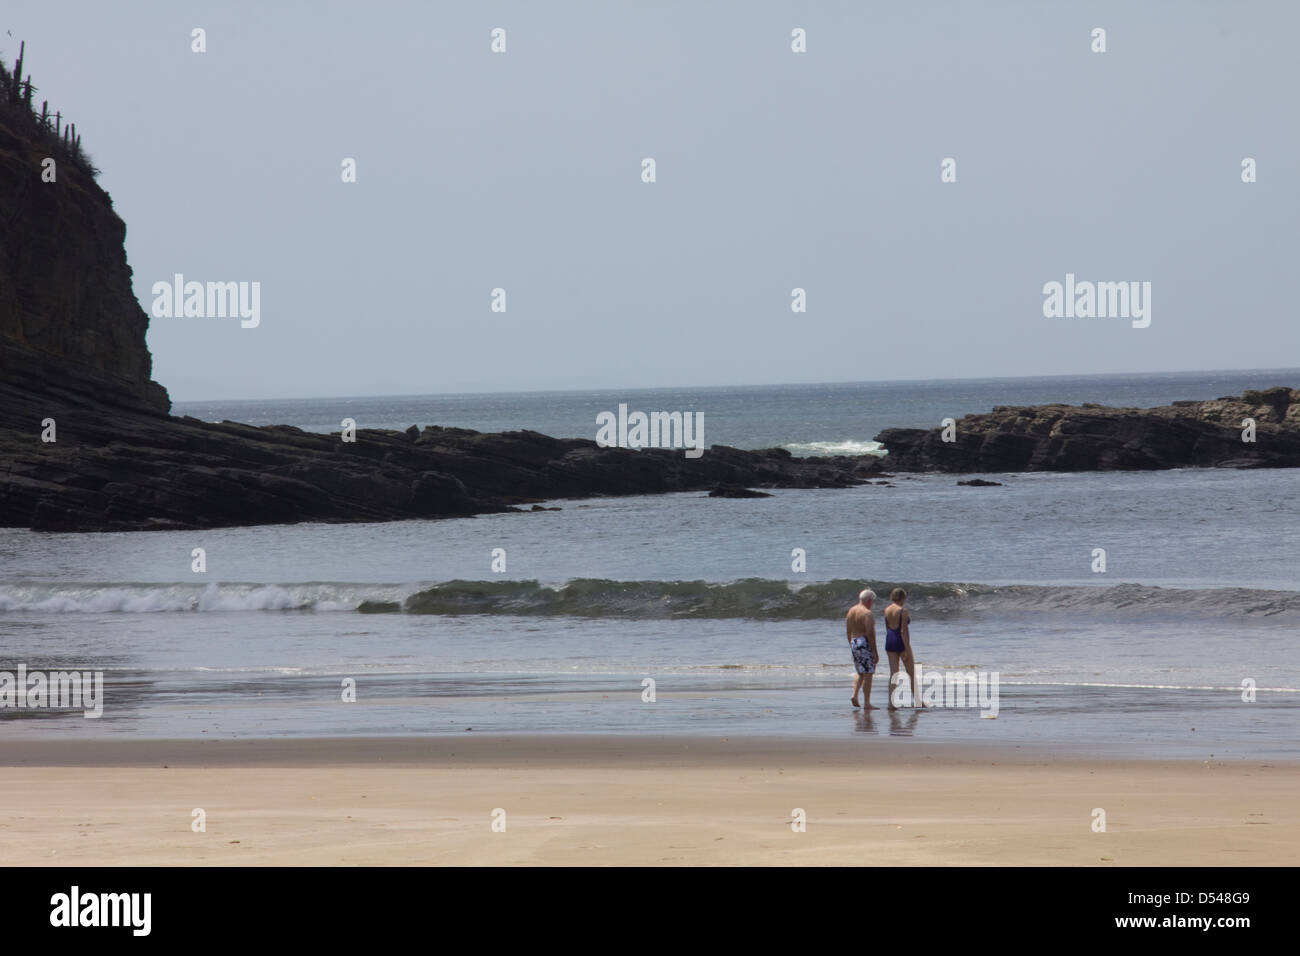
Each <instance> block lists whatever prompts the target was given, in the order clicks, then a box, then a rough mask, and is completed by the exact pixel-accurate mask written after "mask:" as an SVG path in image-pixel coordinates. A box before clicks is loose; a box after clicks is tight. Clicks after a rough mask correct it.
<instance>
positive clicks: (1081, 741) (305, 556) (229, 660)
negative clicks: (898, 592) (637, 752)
mask: <svg viewBox="0 0 1300 956" xmlns="http://www.w3.org/2000/svg"><path fill="white" fill-rule="evenodd" d="M1279 384H1284V385H1289V386H1291V387H1300V370H1294V369H1292V370H1272V371H1261V372H1252V373H1242V372H1224V373H1193V374H1185V375H1153V376H1138V377H1135V376H1097V377H1087V378H1053V379H1003V380H975V381H960V382H885V383H878V384H840V385H800V386H795V385H783V386H770V387H746V388H701V389H694V390H689V389H671V390H654V391H639V392H637V391H634V392H627V393H617V392H547V393H527V394H514V395H462V396H445V395H444V396H436V395H435V396H424V397H400V398H358V399H322V400H319V401H284V402H270V401H266V402H244V403H223V404H204V403H187V404H184V405H181V404H178V405H177V407H176V409H175V413H176V414H188V415H193V416H195V417H198V418H202V419H205V420H221V419H231V420H237V421H247V422H251V423H253V424H272V423H275V424H291V425H297V426H299V427H301V428H305V429H310V430H317V431H328V430H331V429H332V430H337V429H338V427H339V421H340V420H341V419H342V418H345V417H351V418H354V419H356V421H357V423H358V425H359V426H360V427H383V428H406V427H407V426H409V425H411V424H418V425H429V424H439V425H451V426H459V427H466V428H476V429H480V430H505V429H511V428H533V429H536V430H538V431H542V432H546V433H549V434H554V435H559V436H564V437H573V436H578V437H594V436H595V430H596V423H595V416H596V414H597V413H598V412H600V411H605V410H609V411H615V410H617V407H618V405H619V404H620V403H625V404H627V405H628V407H629V409H630V410H643V411H647V412H648V411H677V410H680V411H701V412H703V413H704V415H705V422H706V430H705V440H706V443H707V444H728V445H734V446H737V447H742V448H760V447H772V446H784V447H786V448H789V449H791V450H792V451H793V452H794V453H796V454H818V453H822V454H826V453H837V452H838V453H874V454H884V453H885V451H886V450H885V449H880V448H879V447H878V446H875V445H874V443H873V441H872V439H873V437H874V436H875V434H876V433H877V432H878V431H879V430H880V429H882V428H884V427H887V426H890V425H900V426H909V425H911V426H932V425H937V424H938V422H939V421H940V420H941V419H942V418H945V417H954V418H960V417H961V416H962V415H964V414H968V413H972V412H980V411H987V410H989V409H990V408H992V407H993V406H994V405H1019V404H1032V403H1043V402H1051V401H1061V402H1067V403H1072V404H1078V403H1082V402H1101V403H1105V404H1118V405H1131V406H1138V407H1142V406H1151V405H1159V404H1166V403H1168V402H1170V401H1173V400H1178V399H1197V398H1215V397H1219V396H1222V395H1229V394H1239V393H1240V392H1241V391H1242V390H1244V389H1247V388H1266V387H1269V386H1272V385H1279ZM885 460H886V462H887V461H888V458H887V457H886V459H885ZM960 477H961V476H957V475H920V476H904V475H899V476H897V477H895V478H892V479H889V480H888V482H887V483H873V484H869V485H864V486H862V487H858V488H853V489H842V490H841V489H827V490H780V491H777V492H776V493H775V494H774V495H773V496H772V497H771V498H763V499H744V500H730V499H711V498H708V497H707V496H705V495H703V494H675V495H664V496H646V497H629V498H599V499H587V500H578V501H573V500H565V501H556V502H550V503H548V504H551V505H554V506H556V507H558V508H560V510H558V511H542V512H534V513H527V514H506V515H485V516H480V517H476V518H466V519H451V520H443V521H403V522H395V523H390V524H379V525H376V524H345V525H320V524H301V525H292V526H275V527H260V528H236V529H225V530H219V531H203V532H188V531H168V532H139V533H126V534H38V533H33V532H30V531H26V530H22V529H0V671H3V670H8V671H11V672H14V671H16V670H17V668H18V666H19V664H23V665H25V666H26V668H27V669H28V670H29V671H58V670H79V671H100V672H102V673H103V679H104V691H103V716H102V717H100V718H98V719H86V718H84V717H83V716H81V714H80V712H77V711H74V710H67V709H64V710H58V709H53V710H52V709H48V708H46V709H41V708H30V707H27V708H19V707H15V706H0V734H3V735H7V736H11V737H13V736H29V737H30V736H37V737H39V736H42V735H44V736H49V737H65V736H66V737H72V736H76V737H100V736H106V737H107V736H127V735H129V736H146V737H194V738H212V737H226V738H230V737H247V736H324V735H376V734H462V733H512V734H518V733H602V732H603V733H613V734H692V735H694V734H718V735H724V736H730V735H743V734H762V735H783V736H786V735H791V736H808V737H835V736H844V735H867V736H879V737H887V738H892V739H895V740H896V743H897V745H898V746H906V745H907V740H908V739H915V738H924V739H934V740H949V741H969V742H972V743H976V742H990V743H1005V744H1025V745H1034V746H1038V747H1047V748H1049V749H1053V750H1060V751H1062V752H1069V753H1086V754H1098V755H1116V756H1148V757H1179V758H1194V759H1210V758H1214V759H1225V758H1226V759H1232V758H1250V759H1268V758H1278V759H1281V758H1294V757H1295V756H1297V749H1298V746H1297V742H1298V741H1300V547H1298V546H1297V532H1298V531H1300V469H1281V470H1268V471H1259V470H1257V471H1233V470H1219V469H1206V470H1197V469H1183V470H1175V471H1168V472H1156V473H1150V472H1119V473H1109V474H1009V475H1005V476H1000V477H998V476H995V477H996V480H998V481H1001V482H1003V485H1002V487H992V488H972V487H960V486H958V485H957V484H956V482H957V481H958V480H959V478H960ZM196 548H202V549H204V552H205V559H206V569H205V570H204V571H202V572H196V571H195V570H193V562H194V557H193V552H194V549H196ZM1103 561H1104V563H1103ZM502 562H504V569H503V568H502ZM866 586H870V587H873V588H875V590H876V591H877V592H879V593H880V594H881V597H882V600H881V602H880V603H879V604H878V605H877V613H876V619H877V627H878V631H879V646H880V647H881V649H882V650H883V646H884V634H883V624H881V623H880V610H881V609H882V608H883V607H884V605H885V604H886V603H888V601H887V597H886V595H887V594H888V591H889V590H890V589H891V588H892V587H895V586H902V587H904V588H906V589H907V590H908V591H909V593H910V597H909V600H908V606H909V608H910V609H911V611H912V615H913V644H914V647H915V650H916V655H917V659H918V661H919V662H920V663H921V665H922V668H923V669H924V670H923V673H924V672H926V671H928V672H930V673H932V674H938V675H939V676H940V677H945V678H947V677H954V676H957V675H974V676H975V678H976V679H978V680H983V681H985V682H986V683H985V687H986V688H990V687H992V686H994V683H993V682H994V681H996V687H997V704H996V707H995V708H990V707H988V706H939V707H932V708H928V709H925V710H917V709H915V708H904V709H901V710H898V711H894V712H890V711H887V710H886V709H885V705H886V703H887V697H888V693H889V687H888V680H887V672H888V667H887V662H882V668H881V671H882V672H881V673H880V674H878V676H877V678H876V680H875V684H874V688H873V703H875V704H876V705H878V706H879V707H880V708H881V709H880V710H878V711H875V712H873V713H871V714H870V715H864V714H862V713H861V712H857V711H854V709H853V708H852V707H851V705H850V704H849V701H848V700H847V698H848V696H849V692H850V685H851V680H852V666H851V661H850V658H849V654H848V649H847V643H846V640H845V634H844V625H843V616H844V612H845V610H847V608H848V607H849V605H850V604H851V603H852V602H853V601H854V600H855V598H856V594H857V591H858V590H859V589H860V588H862V587H866ZM413 596H416V597H414V598H413ZM408 599H412V601H411V604H410V605H409V608H415V607H418V608H420V609H421V610H422V611H424V612H426V613H408V612H402V611H400V610H396V609H397V608H402V607H405V606H407V605H406V602H407V600H408ZM409 608H408V610H409ZM372 611H374V612H381V613H369V612H372ZM3 681H4V677H3V675H0V703H3V696H2V695H3ZM351 696H355V700H354V701H352V700H345V697H351ZM652 698H653V699H652ZM943 702H944V703H947V704H956V703H959V701H955V700H952V699H951V698H950V699H948V700H946V701H943ZM970 703H973V702H970ZM985 704H987V700H986V701H985ZM991 711H992V712H991Z"/></svg>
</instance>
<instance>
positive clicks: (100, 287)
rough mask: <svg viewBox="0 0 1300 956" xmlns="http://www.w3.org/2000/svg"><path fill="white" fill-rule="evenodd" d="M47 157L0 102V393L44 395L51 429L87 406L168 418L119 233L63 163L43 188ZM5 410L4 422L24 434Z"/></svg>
mask: <svg viewBox="0 0 1300 956" xmlns="http://www.w3.org/2000/svg"><path fill="white" fill-rule="evenodd" d="M50 154H51V150H50V148H49V144H48V142H47V140H46V138H45V137H44V136H42V135H41V131H40V129H39V127H38V125H37V123H36V121H35V120H34V119H33V117H32V116H31V114H30V112H29V111H28V110H27V108H26V106H24V105H23V104H21V103H20V104H13V103H0V382H3V383H4V386H6V387H7V388H16V389H21V390H23V391H25V392H27V393H29V394H30V393H40V394H44V395H46V396H47V401H46V403H45V408H46V414H48V415H50V416H53V417H56V418H57V412H58V411H59V410H60V409H61V408H64V407H67V406H69V405H72V406H76V405H79V404H82V403H86V404H94V405H100V406H102V405H104V404H112V405H120V406H123V407H126V408H137V409H139V410H142V411H153V412H161V413H166V412H167V410H168V409H169V408H170V402H169V400H168V397H167V392H166V390H165V389H163V387H162V386H160V385H158V384H157V383H156V382H153V381H151V379H150V374H151V372H152V365H153V363H152V359H151V358H150V355H149V350H148V348H147V347H146V345H145V332H146V331H147V329H148V327H149V317H148V316H147V315H146V313H145V311H144V310H143V309H142V308H141V307H140V303H139V302H138V301H137V300H136V298H135V293H134V292H133V291H132V288H131V267H130V266H128V265H127V262H126V251H125V248H124V245H123V243H124V241H125V238H126V224H125V223H123V222H122V220H121V218H120V217H119V216H118V215H117V213H116V212H114V210H113V205H112V201H111V200H110V199H109V196H108V194H107V193H106V192H104V190H103V189H101V188H100V187H99V185H98V184H97V183H96V182H95V180H94V177H93V176H92V175H91V174H90V172H89V171H88V170H87V169H85V168H82V167H81V165H80V164H77V163H74V162H72V161H70V160H69V159H68V158H67V157H63V156H56V157H55V161H56V164H57V165H56V166H55V175H56V180H55V182H43V181H42V178H41V173H42V165H41V163H42V161H43V160H44V159H45V158H46V157H48V156H50ZM6 405H7V403H5V404H0V422H4V423H12V424H14V425H18V424H20V423H19V422H18V421H16V420H15V419H14V411H13V409H12V408H7V407H6ZM42 417H44V416H42ZM38 423H39V419H37V421H36V422H27V421H23V422H21V424H23V425H26V426H28V427H34V426H35V425H37V424H38Z"/></svg>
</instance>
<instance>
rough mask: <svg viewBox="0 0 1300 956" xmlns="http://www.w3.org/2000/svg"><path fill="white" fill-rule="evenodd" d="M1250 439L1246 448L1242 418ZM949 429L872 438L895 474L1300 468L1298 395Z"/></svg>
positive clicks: (970, 420) (966, 423) (1092, 408)
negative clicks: (1251, 432)
mask: <svg viewBox="0 0 1300 956" xmlns="http://www.w3.org/2000/svg"><path fill="white" fill-rule="evenodd" d="M1246 419H1251V420H1252V421H1253V422H1254V423H1255V425H1254V439H1255V440H1254V441H1245V440H1243V433H1244V432H1245V431H1246V428H1245V424H1244V423H1245V420H1246ZM951 437H952V438H953V439H954V440H953V441H944V429H942V428H934V429H930V430H926V429H921V428H887V429H885V430H884V431H882V432H881V433H880V434H879V435H877V436H876V441H878V442H881V443H882V444H883V445H884V446H885V448H886V449H887V450H888V452H889V455H888V458H887V460H886V461H887V465H888V467H889V469H890V471H942V472H963V473H970V472H1006V471H1111V470H1130V471H1138V470H1153V469H1161V468H1182V467H1209V466H1215V467H1238V468H1269V467H1273V468H1294V467H1300V390H1297V389H1292V388H1286V387H1277V388H1270V389H1267V390H1265V391H1255V392H1246V393H1245V394H1243V395H1233V396H1228V397H1226V398H1217V399H1213V400H1210V401H1186V402H1175V403H1174V404H1172V405H1164V406H1161V407H1159V408H1109V407H1106V406H1103V405H1082V406H1075V405H1033V406H1026V407H1008V406H999V407H997V408H995V409H993V411H991V412H988V413H986V414H982V415H967V416H966V417H965V418H962V419H960V420H959V421H958V422H957V423H956V427H955V429H954V434H952V435H951Z"/></svg>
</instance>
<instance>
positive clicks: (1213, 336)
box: [0, 0, 1300, 400]
mask: <svg viewBox="0 0 1300 956" xmlns="http://www.w3.org/2000/svg"><path fill="white" fill-rule="evenodd" d="M633 7H634V5H633V4H632V3H630V2H629V3H616V2H608V3H598V2H594V0H591V2H582V3H578V2H541V0H527V2H519V3H504V2H491V3H488V2H469V0H464V2H454V3H453V2H445V3H444V2H420V3H382V2H377V3H365V2H347V3H317V2H311V3H308V2H299V3H290V2H277V0H268V2H257V3H254V2H251V0H249V2H239V3H234V2H228V3H220V4H218V3H184V2H174V0H158V2H130V0H128V2H122V3H104V2H102V0H94V2H58V3H52V2H49V0H20V2H18V3H16V4H15V3H14V2H12V0H11V2H9V3H6V4H5V6H4V8H3V10H0V49H2V50H3V52H4V56H5V59H6V60H7V61H10V62H11V61H12V60H13V58H14V55H15V54H16V52H17V46H18V40H19V39H25V40H26V41H27V64H28V70H29V71H30V72H31V74H32V76H33V80H34V83H35V84H36V86H38V87H39V89H40V93H39V95H38V97H37V99H38V100H39V99H44V98H48V99H49V100H50V102H51V106H52V108H57V109H60V110H62V111H63V113H64V114H65V116H69V117H71V119H72V120H73V121H75V122H76V124H77V129H78V131H79V132H80V133H81V134H82V141H83V145H84V146H85V148H86V149H87V151H88V152H89V153H90V154H91V156H92V158H93V160H94V162H95V163H96V165H98V166H99V167H100V169H102V170H103V172H102V174H101V176H100V183H101V184H102V185H103V186H104V188H106V189H107V190H108V191H109V192H110V193H111V194H112V196H113V199H114V203H115V206H116V208H117V211H118V212H119V214H120V215H121V216H122V217H123V218H124V219H125V220H126V223H127V227H128V232H127V254H128V257H129V261H130V264H131V266H132V267H133V269H134V270H135V288H136V294H137V296H138V297H139V298H140V300H141V303H142V305H143V306H144V307H145V308H146V309H149V308H150V306H151V304H152V301H153V295H152V293H151V287H152V285H153V284H154V283H155V282H158V281H160V280H168V281H169V280H170V279H171V277H172V275H173V274H174V273H178V272H179V273H183V274H184V275H185V276H186V278H187V279H196V280H199V281H209V280H213V281H248V282H252V281H257V282H260V283H261V324H260V325H259V326H258V327H257V328H253V329H244V328H241V327H240V324H239V321H238V319H218V318H188V319H185V318H170V319H158V318H155V319H153V320H152V321H151V328H150V333H149V345H150V347H151V349H152V351H153V355H154V377H155V378H156V379H157V380H158V381H160V382H162V383H163V384H164V385H166V386H167V388H168V389H169V390H170V391H171V394H172V397H173V398H174V399H176V400H195V399H205V398H214V399H215V398H241V397H247V398H265V397H309V396H327V395H369V394H397V393H426V392H449V391H479V390H515V389H519V390H524V389H534V388H585V387H611V388H617V387H628V388H632V387H652V386H675V385H713V384H733V383H754V384H758V383H775V382H817V381H870V380H877V379H899V378H954V377H976V376H995V375H1050V374H1058V373H1059V374H1069V373H1092V372H1126V371H1147V370H1150V371H1172V370H1183V369H1207V368H1216V369H1217V368H1257V367H1278V366H1294V365H1300V322H1298V318H1300V317H1298V316H1297V307H1296V305H1297V298H1296V293H1295V285H1294V283H1295V279H1296V275H1297V252H1298V251H1300V231H1298V230H1300V226H1298V225H1297V223H1300V188H1298V186H1297V174H1298V172H1300V123H1297V95H1298V94H1300V58H1297V57H1296V55H1295V49H1294V45H1295V37H1296V35H1297V32H1298V31H1300V4H1297V3H1294V2H1289V0H1278V2H1271V3H1259V2H1234V3H1227V2H1218V3H1208V2H1207V3H1198V2H1186V0H1174V2H1167V3H1157V2H1133V0H1124V2H1117V3H1088V4H1086V5H1085V4H1067V3H1040V2H1019V3H997V2H988V3H926V2H915V3H904V2H897V3H888V4H884V3H865V2H845V3H826V2H823V3H817V4H808V3H756V2H747V3H740V2H736V3H722V2H709V3H705V2H680V3H637V4H635V9H633ZM195 27H201V28H203V29H204V30H206V41H207V52H206V53H203V54H196V53H193V52H191V49H190V47H191V30H192V29H194V28H195ZM496 27H501V28H504V29H505V31H506V50H507V52H506V53H504V54H494V53H492V52H491V49H490V43H491V36H490V34H491V31H492V29H493V28H496ZM796 27H799V28H803V29H804V30H806V31H807V52H806V53H803V54H796V53H793V52H792V51H791V31H792V30H793V29H794V28H796ZM1095 27H1102V28H1104V29H1105V30H1106V45H1107V51H1106V52H1105V53H1094V52H1092V49H1091V47H1092V43H1093V40H1092V36H1091V34H1092V30H1093V29H1094V28H1095ZM4 31H12V33H13V37H12V38H10V37H8V36H5V35H4ZM344 157H353V158H355V159H356V161H357V180H358V181H357V182H356V183H343V182H341V176H340V172H341V163H342V160H343V159H344ZM645 157H652V158H654V160H655V161H656V165H657V170H656V173H657V182H655V183H653V184H646V183H643V182H642V181H641V162H642V159H643V158H645ZM945 157H953V158H954V159H955V160H956V162H957V181H956V182H955V183H941V182H940V163H941V161H942V160H943V159H944V158H945ZM1244 157H1253V158H1254V159H1255V160H1256V162H1257V164H1258V173H1257V175H1258V182H1255V183H1253V184H1245V183H1243V182H1242V181H1241V162H1242V159H1243V158H1244ZM1067 272H1069V273H1074V274H1075V275H1076V276H1077V277H1078V278H1079V279H1080V280H1094V281H1121V280H1133V281H1139V282H1142V281H1147V282H1150V283H1151V284H1152V295H1151V320H1152V321H1151V325H1150V327H1148V328H1145V329H1135V328H1133V327H1132V326H1131V323H1130V322H1129V321H1127V320H1124V319H1118V318H1091V319H1078V318H1075V319H1065V318H1046V317H1044V315H1043V300H1044V296H1043V292H1042V289H1043V285H1044V283H1047V282H1051V281H1058V282H1063V281H1064V278H1065V275H1066V273H1067ZM497 287H500V288H504V289H505V290H506V296H507V299H506V301H507V311H506V312H505V313H494V312H492V311H491V310H490V304H491V293H492V290H493V289H494V288H497ZM795 287H801V288H804V289H806V290H807V306H808V310H807V312H806V313H805V314H794V313H792V311H791V290H792V289H793V288H795Z"/></svg>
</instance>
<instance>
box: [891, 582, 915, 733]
mask: <svg viewBox="0 0 1300 956" xmlns="http://www.w3.org/2000/svg"><path fill="white" fill-rule="evenodd" d="M889 600H891V601H893V602H894V603H893V604H891V605H889V607H887V608H885V652H886V653H887V654H888V655H889V707H890V709H891V710H892V709H893V708H894V688H895V687H897V686H898V684H897V682H896V681H895V677H894V675H895V674H897V673H898V662H899V659H900V658H901V659H902V662H903V666H904V667H906V668H907V676H908V677H909V678H910V679H911V683H912V706H913V707H916V706H918V705H919V704H920V699H919V698H918V697H917V696H916V670H915V666H916V665H915V661H914V658H913V657H912V633H911V628H910V626H909V625H910V623H911V620H912V615H911V614H909V613H908V611H907V608H905V607H903V603H904V602H905V601H906V600H907V592H906V591H904V590H903V589H902V588H894V590H892V591H890V592H889Z"/></svg>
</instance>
